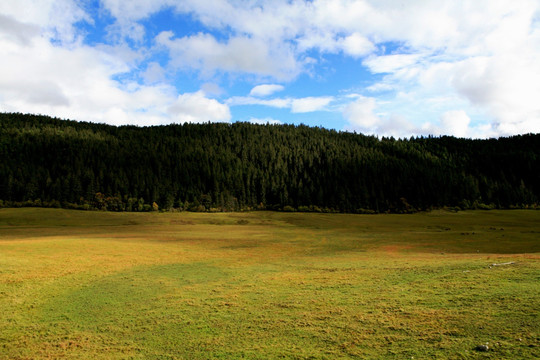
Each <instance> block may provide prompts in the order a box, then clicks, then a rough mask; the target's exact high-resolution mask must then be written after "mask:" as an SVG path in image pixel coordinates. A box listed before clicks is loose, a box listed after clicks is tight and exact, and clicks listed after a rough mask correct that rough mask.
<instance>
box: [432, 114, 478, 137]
mask: <svg viewBox="0 0 540 360" xmlns="http://www.w3.org/2000/svg"><path fill="white" fill-rule="evenodd" d="M440 122H441V126H442V131H441V132H442V133H444V134H449V135H454V136H457V137H465V136H467V135H468V134H469V131H468V130H469V123H470V122H471V119H470V118H469V116H468V115H467V114H466V113H465V111H463V110H454V111H447V112H445V113H444V114H442V116H441V120H440Z"/></svg>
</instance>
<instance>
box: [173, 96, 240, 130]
mask: <svg viewBox="0 0 540 360" xmlns="http://www.w3.org/2000/svg"><path fill="white" fill-rule="evenodd" d="M168 112H169V114H171V115H172V116H173V118H174V119H175V121H176V122H179V123H184V122H207V121H211V122H228V121H230V120H231V113H230V111H229V107H228V106H227V105H225V104H222V103H220V102H218V101H217V100H215V99H209V98H207V97H206V96H205V94H204V92H203V91H197V92H195V93H187V94H182V95H179V96H178V98H177V99H176V101H175V102H174V103H173V104H172V105H171V106H169V108H168Z"/></svg>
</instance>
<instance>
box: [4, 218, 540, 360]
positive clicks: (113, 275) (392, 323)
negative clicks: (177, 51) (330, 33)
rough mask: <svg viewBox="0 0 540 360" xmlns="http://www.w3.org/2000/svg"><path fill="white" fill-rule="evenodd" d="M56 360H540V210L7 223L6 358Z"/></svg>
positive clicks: (17, 220)
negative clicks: (486, 349)
mask: <svg viewBox="0 0 540 360" xmlns="http://www.w3.org/2000/svg"><path fill="white" fill-rule="evenodd" d="M494 264H496V265H494ZM486 343H487V344H488V348H489V350H488V351H478V350H476V349H475V348H476V347H477V346H478V345H481V344H486ZM45 358H53V359H56V358H65V359H243V358H245V359H386V358H387V359H433V358H441V359H533V358H540V211H532V210H529V211H527V210H512V211H464V212H457V213H453V212H446V211H433V212H429V213H417V214H411V215H347V214H312V213H309V214H308V213H278V212H247V213H187V212H181V213H111V212H91V211H74V210H61V209H37V208H22V209H0V359H45Z"/></svg>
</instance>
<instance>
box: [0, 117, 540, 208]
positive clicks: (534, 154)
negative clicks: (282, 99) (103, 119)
mask: <svg viewBox="0 0 540 360" xmlns="http://www.w3.org/2000/svg"><path fill="white" fill-rule="evenodd" d="M0 159H1V160H0V206H46V207H66V208H76V209H101V210H110V211H152V210H158V209H159V210H172V209H176V210H189V211H239V210H249V209H273V210H283V211H297V210H298V211H328V212H353V213H371V212H413V211H417V210H425V209H430V208H439V207H445V206H448V207H455V208H461V209H469V208H513V207H519V208H522V207H536V206H537V204H538V201H539V198H540V135H538V134H536V135H533V134H529V135H522V136H513V137H508V138H499V139H489V140H471V139H458V138H454V137H448V136H443V137H417V138H410V139H403V140H401V139H399V140H396V139H394V138H382V139H378V138H377V137H374V136H364V135H360V134H353V133H348V132H338V131H334V130H326V129H322V128H312V127H307V126H303V125H300V126H294V125H253V124H248V123H233V124H210V123H208V124H184V125H167V126H155V127H135V126H121V127H115V126H109V125H104V124H93V123H84V122H76V121H67V120H60V119H55V118H50V117H46V116H36V115H25V114H13V113H4V114H0Z"/></svg>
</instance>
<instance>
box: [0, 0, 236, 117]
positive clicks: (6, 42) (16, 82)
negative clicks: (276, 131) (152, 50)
mask: <svg viewBox="0 0 540 360" xmlns="http://www.w3.org/2000/svg"><path fill="white" fill-rule="evenodd" d="M60 3H61V2H60ZM68 8H69V7H68ZM30 11H31V10H30ZM3 16H4V15H3ZM23 17H24V16H23ZM64 18H65V19H72V20H71V21H78V20H77V19H79V18H80V17H77V16H73V15H69V14H66V15H65V16H64ZM10 19H11V18H10ZM28 19H29V21H32V22H30V23H27V24H26V23H25V24H21V23H18V22H17V21H11V22H7V25H5V24H6V23H4V26H0V47H1V48H2V49H3V54H2V56H0V111H7V112H10V111H14V112H23V113H27V112H30V113H39V114H49V115H52V116H58V117H61V118H70V119H76V120H83V121H92V122H105V123H109V124H115V125H122V124H136V125H158V124H165V123H170V122H171V121H229V120H230V117H231V115H230V111H229V108H228V106H227V105H225V104H221V103H219V102H218V101H217V100H214V99H210V98H207V97H206V96H205V95H204V93H203V92H197V93H192V94H191V93H188V94H180V95H178V93H177V90H176V89H175V88H174V87H172V86H170V85H166V84H163V83H159V80H161V79H162V78H163V69H161V68H160V66H159V65H158V64H156V63H150V64H149V66H148V67H147V71H146V72H144V73H142V74H141V77H143V78H144V79H145V80H146V84H151V85H141V84H138V83H136V82H134V81H131V80H125V81H118V80H115V79H114V78H116V77H118V76H121V75H122V74H125V73H127V72H130V71H131V70H133V67H134V66H135V64H136V60H137V59H138V56H139V55H138V54H135V53H134V52H133V51H132V50H131V49H129V48H126V47H125V45H119V46H99V47H89V46H86V45H83V44H81V43H80V42H71V43H58V42H56V43H55V44H53V43H52V42H51V39H56V35H55V32H52V31H48V30H47V29H49V28H51V26H52V25H51V26H49V25H48V24H45V25H42V24H41V22H43V19H42V18H40V17H39V16H37V15H36V17H31V16H30V17H28ZM36 24H37V25H36ZM53 25H54V24H53ZM69 25H70V24H69V23H68V24H65V28H66V29H69V28H70V26H69ZM36 27H38V28H39V29H43V28H45V29H46V30H47V31H46V32H43V31H35V29H36ZM13 29H15V30H17V31H18V33H19V34H21V36H22V37H14V36H3V35H2V34H10V31H12V30H13ZM21 29H22V30H21ZM27 30H28V31H27ZM69 38H70V36H67V35H66V38H65V39H69ZM36 59H39V61H36Z"/></svg>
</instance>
